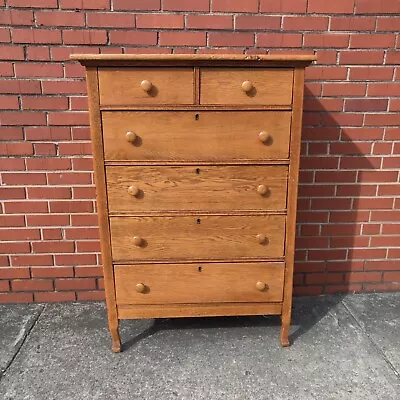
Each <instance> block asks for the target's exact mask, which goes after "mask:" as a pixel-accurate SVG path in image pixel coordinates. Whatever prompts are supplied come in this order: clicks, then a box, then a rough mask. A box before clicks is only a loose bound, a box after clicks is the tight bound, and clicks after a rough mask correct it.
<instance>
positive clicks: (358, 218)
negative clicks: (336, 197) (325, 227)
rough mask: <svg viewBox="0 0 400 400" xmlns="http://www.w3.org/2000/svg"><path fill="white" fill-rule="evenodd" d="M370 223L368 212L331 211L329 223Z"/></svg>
mask: <svg viewBox="0 0 400 400" xmlns="http://www.w3.org/2000/svg"><path fill="white" fill-rule="evenodd" d="M367 221H369V212H368V211H331V213H330V216H329V222H332V223H337V222H340V223H354V222H367Z"/></svg>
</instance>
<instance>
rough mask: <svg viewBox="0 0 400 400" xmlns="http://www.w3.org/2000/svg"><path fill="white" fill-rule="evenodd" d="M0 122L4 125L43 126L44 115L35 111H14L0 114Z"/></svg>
mask: <svg viewBox="0 0 400 400" xmlns="http://www.w3.org/2000/svg"><path fill="white" fill-rule="evenodd" d="M0 119H1V122H2V123H3V124H4V125H16V126H21V125H45V124H46V114H45V113H44V112H36V111H26V112H23V111H14V112H10V111H8V112H3V113H0Z"/></svg>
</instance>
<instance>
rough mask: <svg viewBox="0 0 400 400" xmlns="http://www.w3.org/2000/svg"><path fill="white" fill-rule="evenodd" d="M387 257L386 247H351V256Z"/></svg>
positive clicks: (361, 258) (362, 258)
mask: <svg viewBox="0 0 400 400" xmlns="http://www.w3.org/2000/svg"><path fill="white" fill-rule="evenodd" d="M385 257H386V249H351V248H350V249H349V258H354V259H359V260H364V259H379V258H385Z"/></svg>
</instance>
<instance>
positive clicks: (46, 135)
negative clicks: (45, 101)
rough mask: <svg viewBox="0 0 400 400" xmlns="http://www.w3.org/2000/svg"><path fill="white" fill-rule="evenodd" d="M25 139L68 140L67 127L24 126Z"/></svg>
mask: <svg viewBox="0 0 400 400" xmlns="http://www.w3.org/2000/svg"><path fill="white" fill-rule="evenodd" d="M25 137H26V140H35V141H37V140H70V139H71V132H70V129H69V128H62V127H47V126H46V127H45V126H41V127H27V128H25Z"/></svg>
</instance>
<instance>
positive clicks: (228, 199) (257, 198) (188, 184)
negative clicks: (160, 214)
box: [106, 165, 288, 213]
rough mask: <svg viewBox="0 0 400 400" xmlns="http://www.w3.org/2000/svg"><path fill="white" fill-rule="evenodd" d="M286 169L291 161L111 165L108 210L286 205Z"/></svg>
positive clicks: (252, 208)
mask: <svg viewBox="0 0 400 400" xmlns="http://www.w3.org/2000/svg"><path fill="white" fill-rule="evenodd" d="M287 173H288V169H287V166H219V167H216V166H208V165H207V166H200V167H199V166H195V165H193V166H190V167H189V166H186V167H185V166H161V167H158V166H154V167H150V166H146V167H139V166H121V167H116V166H113V167H107V169H106V174H107V191H108V199H109V200H108V204H109V210H110V213H125V212H126V213H135V212H138V211H139V212H140V211H146V212H149V213H151V212H152V211H163V210H165V211H168V210H177V211H181V212H185V211H192V210H208V211H222V210H229V209H232V208H233V209H235V210H254V209H258V210H285V209H286V190H287V188H286V185H287ZM135 189H136V190H135ZM261 189H263V190H261ZM260 190H261V192H260Z"/></svg>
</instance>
